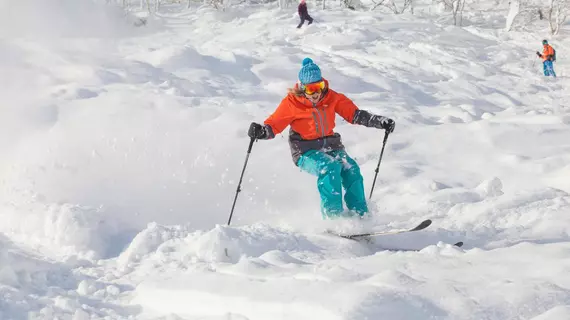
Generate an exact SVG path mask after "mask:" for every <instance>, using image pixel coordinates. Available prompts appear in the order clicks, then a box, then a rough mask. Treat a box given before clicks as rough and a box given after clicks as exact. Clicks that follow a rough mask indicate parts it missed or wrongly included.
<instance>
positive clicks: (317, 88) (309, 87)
mask: <svg viewBox="0 0 570 320" xmlns="http://www.w3.org/2000/svg"><path fill="white" fill-rule="evenodd" d="M324 88H325V82H324V81H319V82H313V83H309V84H306V85H304V86H303V90H304V91H305V93H306V94H313V93H315V92H321V91H323V89H324Z"/></svg>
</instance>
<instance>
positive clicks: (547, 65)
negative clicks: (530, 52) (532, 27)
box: [536, 40, 556, 78]
mask: <svg viewBox="0 0 570 320" xmlns="http://www.w3.org/2000/svg"><path fill="white" fill-rule="evenodd" d="M536 55H537V56H538V57H539V58H542V65H543V69H544V75H545V76H547V77H548V76H553V77H555V78H556V73H555V72H554V65H553V64H552V62H553V61H556V51H555V50H554V48H552V46H551V45H549V44H548V40H542V54H541V53H540V52H538V51H537V52H536Z"/></svg>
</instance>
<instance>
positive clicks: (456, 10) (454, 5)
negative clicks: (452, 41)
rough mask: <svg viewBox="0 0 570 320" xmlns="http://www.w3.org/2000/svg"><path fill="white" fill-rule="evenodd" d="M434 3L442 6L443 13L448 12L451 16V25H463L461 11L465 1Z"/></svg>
mask: <svg viewBox="0 0 570 320" xmlns="http://www.w3.org/2000/svg"><path fill="white" fill-rule="evenodd" d="M434 2H435V3H441V4H443V6H444V8H445V11H450V12H451V14H452V15H453V24H454V25H456V26H461V25H462V24H463V9H465V0H435V1H434Z"/></svg>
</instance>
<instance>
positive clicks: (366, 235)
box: [329, 219, 432, 240]
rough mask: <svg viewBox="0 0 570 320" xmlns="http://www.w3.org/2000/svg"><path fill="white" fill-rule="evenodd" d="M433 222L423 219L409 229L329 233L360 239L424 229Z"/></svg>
mask: <svg viewBox="0 0 570 320" xmlns="http://www.w3.org/2000/svg"><path fill="white" fill-rule="evenodd" d="M431 222H432V221H431V220H430V219H427V220H424V221H422V222H421V223H420V224H418V225H417V226H415V227H413V228H409V229H395V230H387V231H377V232H369V233H359V234H340V233H332V232H329V233H331V234H334V235H336V236H339V237H341V238H345V239H350V240H359V239H362V238H370V237H375V236H384V235H389V234H398V233H405V232H413V231H419V230H423V229H425V228H427V227H429V226H430V225H431Z"/></svg>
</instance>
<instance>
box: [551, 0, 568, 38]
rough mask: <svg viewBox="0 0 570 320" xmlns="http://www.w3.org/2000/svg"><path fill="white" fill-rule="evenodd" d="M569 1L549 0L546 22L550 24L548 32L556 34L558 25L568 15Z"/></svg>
mask: <svg viewBox="0 0 570 320" xmlns="http://www.w3.org/2000/svg"><path fill="white" fill-rule="evenodd" d="M569 7H570V1H568V0H550V5H549V8H548V22H549V25H550V33H552V34H558V32H560V27H561V26H562V24H564V22H566V19H567V17H568V13H569V11H570V8H569Z"/></svg>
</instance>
